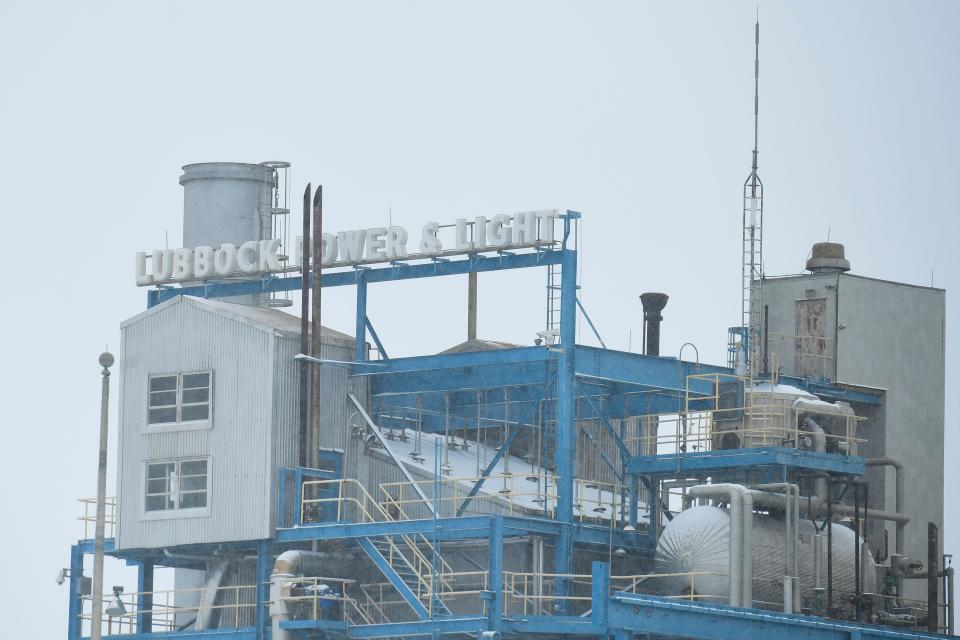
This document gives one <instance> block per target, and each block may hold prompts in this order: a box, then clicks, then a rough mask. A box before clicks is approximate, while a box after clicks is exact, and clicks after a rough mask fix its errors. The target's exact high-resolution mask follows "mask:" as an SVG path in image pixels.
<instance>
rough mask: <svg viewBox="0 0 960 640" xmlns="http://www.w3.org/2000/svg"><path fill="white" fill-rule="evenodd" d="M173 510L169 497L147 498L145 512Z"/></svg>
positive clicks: (171, 500) (171, 499)
mask: <svg viewBox="0 0 960 640" xmlns="http://www.w3.org/2000/svg"><path fill="white" fill-rule="evenodd" d="M169 509H173V498H172V497H171V496H147V511H167V510H169Z"/></svg>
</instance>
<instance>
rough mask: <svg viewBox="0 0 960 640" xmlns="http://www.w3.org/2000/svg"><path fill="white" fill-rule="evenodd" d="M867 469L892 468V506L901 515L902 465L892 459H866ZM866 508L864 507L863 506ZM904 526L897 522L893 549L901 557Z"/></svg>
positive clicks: (902, 504)
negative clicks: (893, 495)
mask: <svg viewBox="0 0 960 640" xmlns="http://www.w3.org/2000/svg"><path fill="white" fill-rule="evenodd" d="M866 464H867V466H868V467H893V471H894V474H895V475H894V482H895V483H896V495H895V499H894V504H893V510H894V511H896V512H897V513H898V514H903V508H904V506H906V505H905V503H904V499H905V498H904V477H903V465H902V464H901V463H900V462H899V461H897V460H894V459H893V458H868V459H867V462H866ZM864 507H866V505H864ZM905 526H906V522H905V521H899V520H898V521H897V533H896V542H895V547H896V550H897V555H901V556H902V555H903V530H904V527H905Z"/></svg>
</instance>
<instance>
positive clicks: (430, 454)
mask: <svg viewBox="0 0 960 640" xmlns="http://www.w3.org/2000/svg"><path fill="white" fill-rule="evenodd" d="M380 432H381V433H383V434H384V436H386V438H387V442H388V443H389V444H390V448H391V449H392V450H393V452H394V454H396V456H397V458H398V459H399V460H402V461H403V463H404V466H406V467H407V469H408V470H409V471H410V472H411V474H413V475H414V476H419V477H422V478H424V479H433V477H434V469H436V468H440V467H437V466H434V465H435V455H436V451H437V449H436V447H437V443H438V442H439V443H440V449H439V451H440V465H443V464H445V463H446V464H449V465H450V473H449V474H448V475H444V480H446V479H447V478H449V479H451V480H456V479H458V478H463V480H459V481H458V485H459V486H460V487H461V488H462V489H463V490H464V492H466V491H469V490H470V489H471V488H472V487H473V485H474V482H475V479H476V478H477V477H479V476H480V474H482V473H483V469H484V468H485V467H486V466H487V465H488V464H489V463H490V461H491V460H492V459H493V457H494V456H495V455H496V454H497V450H496V449H494V448H492V447H487V446H485V445H482V444H481V445H478V444H477V443H476V442H473V441H471V440H467V441H466V442H467V446H468V449H466V450H464V449H463V448H461V447H457V448H456V449H453V448H446V447H445V446H444V445H445V443H444V435H443V434H442V433H441V434H434V433H421V435H420V456H421V457H422V458H423V461H422V462H418V461H416V460H414V459H413V458H412V457H411V455H410V454H412V453H413V452H414V451H415V450H416V448H417V436H416V434H415V433H414V432H411V431H409V430H408V431H407V432H406V433H407V436H408V439H407V440H406V441H403V440H400V439H399V438H396V439H391V435H393V436H396V435H397V434H398V433H399V432H398V431H397V430H393V431H392V433H391V430H390V429H380ZM462 441H463V440H462V439H460V438H457V442H458V444H459V443H460V442H462ZM478 453H479V461H478V458H477V456H478ZM508 470H509V472H510V474H512V477H511V478H510V479H508V480H506V481H505V480H504V478H503V477H501V476H504V475H506V472H507V471H508ZM547 473H548V471H547V470H546V469H544V468H543V467H541V466H537V465H534V464H531V463H529V462H526V461H525V460H523V459H522V458H518V457H516V456H510V455H507V456H504V457H503V458H501V459H500V460H499V461H498V462H497V464H496V466H495V467H494V469H493V470H492V471H491V472H490V475H491V476H494V477H492V478H488V479H487V480H486V482H484V484H483V486H482V487H481V488H480V494H479V495H481V496H482V497H485V498H486V499H487V500H489V499H491V498H495V499H497V500H498V501H502V502H503V503H504V504H506V503H511V504H513V505H515V506H517V507H521V508H523V509H529V510H530V511H540V512H543V507H544V505H543V502H542V501H537V499H538V495H537V494H538V493H542V490H543V476H544V475H545V474H547ZM587 484H588V483H586V482H581V483H578V485H579V491H580V492H581V495H579V496H576V497H575V500H576V503H575V504H574V508H573V514H574V516H575V517H578V518H579V517H586V518H598V519H601V520H609V519H610V511H611V509H610V505H611V500H612V497H613V495H612V493H611V492H610V491H603V490H600V489H598V488H596V487H593V488H587ZM505 488H507V489H510V493H500V492H501V491H502V490H504V489H505ZM575 492H576V490H575ZM549 494H550V505H549V506H550V508H551V509H552V508H553V507H554V506H555V499H556V487H555V486H554V485H553V482H552V479H551V484H550V487H549ZM598 496H599V500H598ZM617 505H618V507H617V510H618V511H619V501H618V503H617ZM601 507H603V508H604V510H603V511H599V510H597V511H595V510H594V509H600V508H601ZM645 510H646V505H644V504H643V503H640V511H641V512H642V511H645ZM638 520H639V521H640V522H647V518H646V517H645V516H639V517H638Z"/></svg>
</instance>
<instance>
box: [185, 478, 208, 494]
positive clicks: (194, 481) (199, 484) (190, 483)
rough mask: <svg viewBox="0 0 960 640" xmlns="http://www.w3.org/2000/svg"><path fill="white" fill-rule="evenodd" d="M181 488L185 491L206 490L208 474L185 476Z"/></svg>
mask: <svg viewBox="0 0 960 640" xmlns="http://www.w3.org/2000/svg"><path fill="white" fill-rule="evenodd" d="M180 489H182V490H183V491H206V490H207V476H184V477H183V478H181V480H180Z"/></svg>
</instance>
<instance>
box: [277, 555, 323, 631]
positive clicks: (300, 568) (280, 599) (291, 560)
mask: <svg viewBox="0 0 960 640" xmlns="http://www.w3.org/2000/svg"><path fill="white" fill-rule="evenodd" d="M324 558H326V554H324V553H317V552H314V551H299V550H291V551H284V552H283V553H281V554H280V555H279V556H277V559H276V560H275V561H274V563H273V571H272V572H271V573H270V623H271V628H272V630H273V635H272V636H271V637H272V638H273V640H290V633H289V632H288V631H287V630H286V629H282V628H281V627H280V623H281V622H282V621H283V620H289V619H290V610H289V608H288V605H287V598H289V597H290V582H291V581H292V580H293V579H294V578H296V577H297V576H300V575H304V574H305V573H316V572H317V571H319V570H320V567H321V566H322V560H323V559H324Z"/></svg>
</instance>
